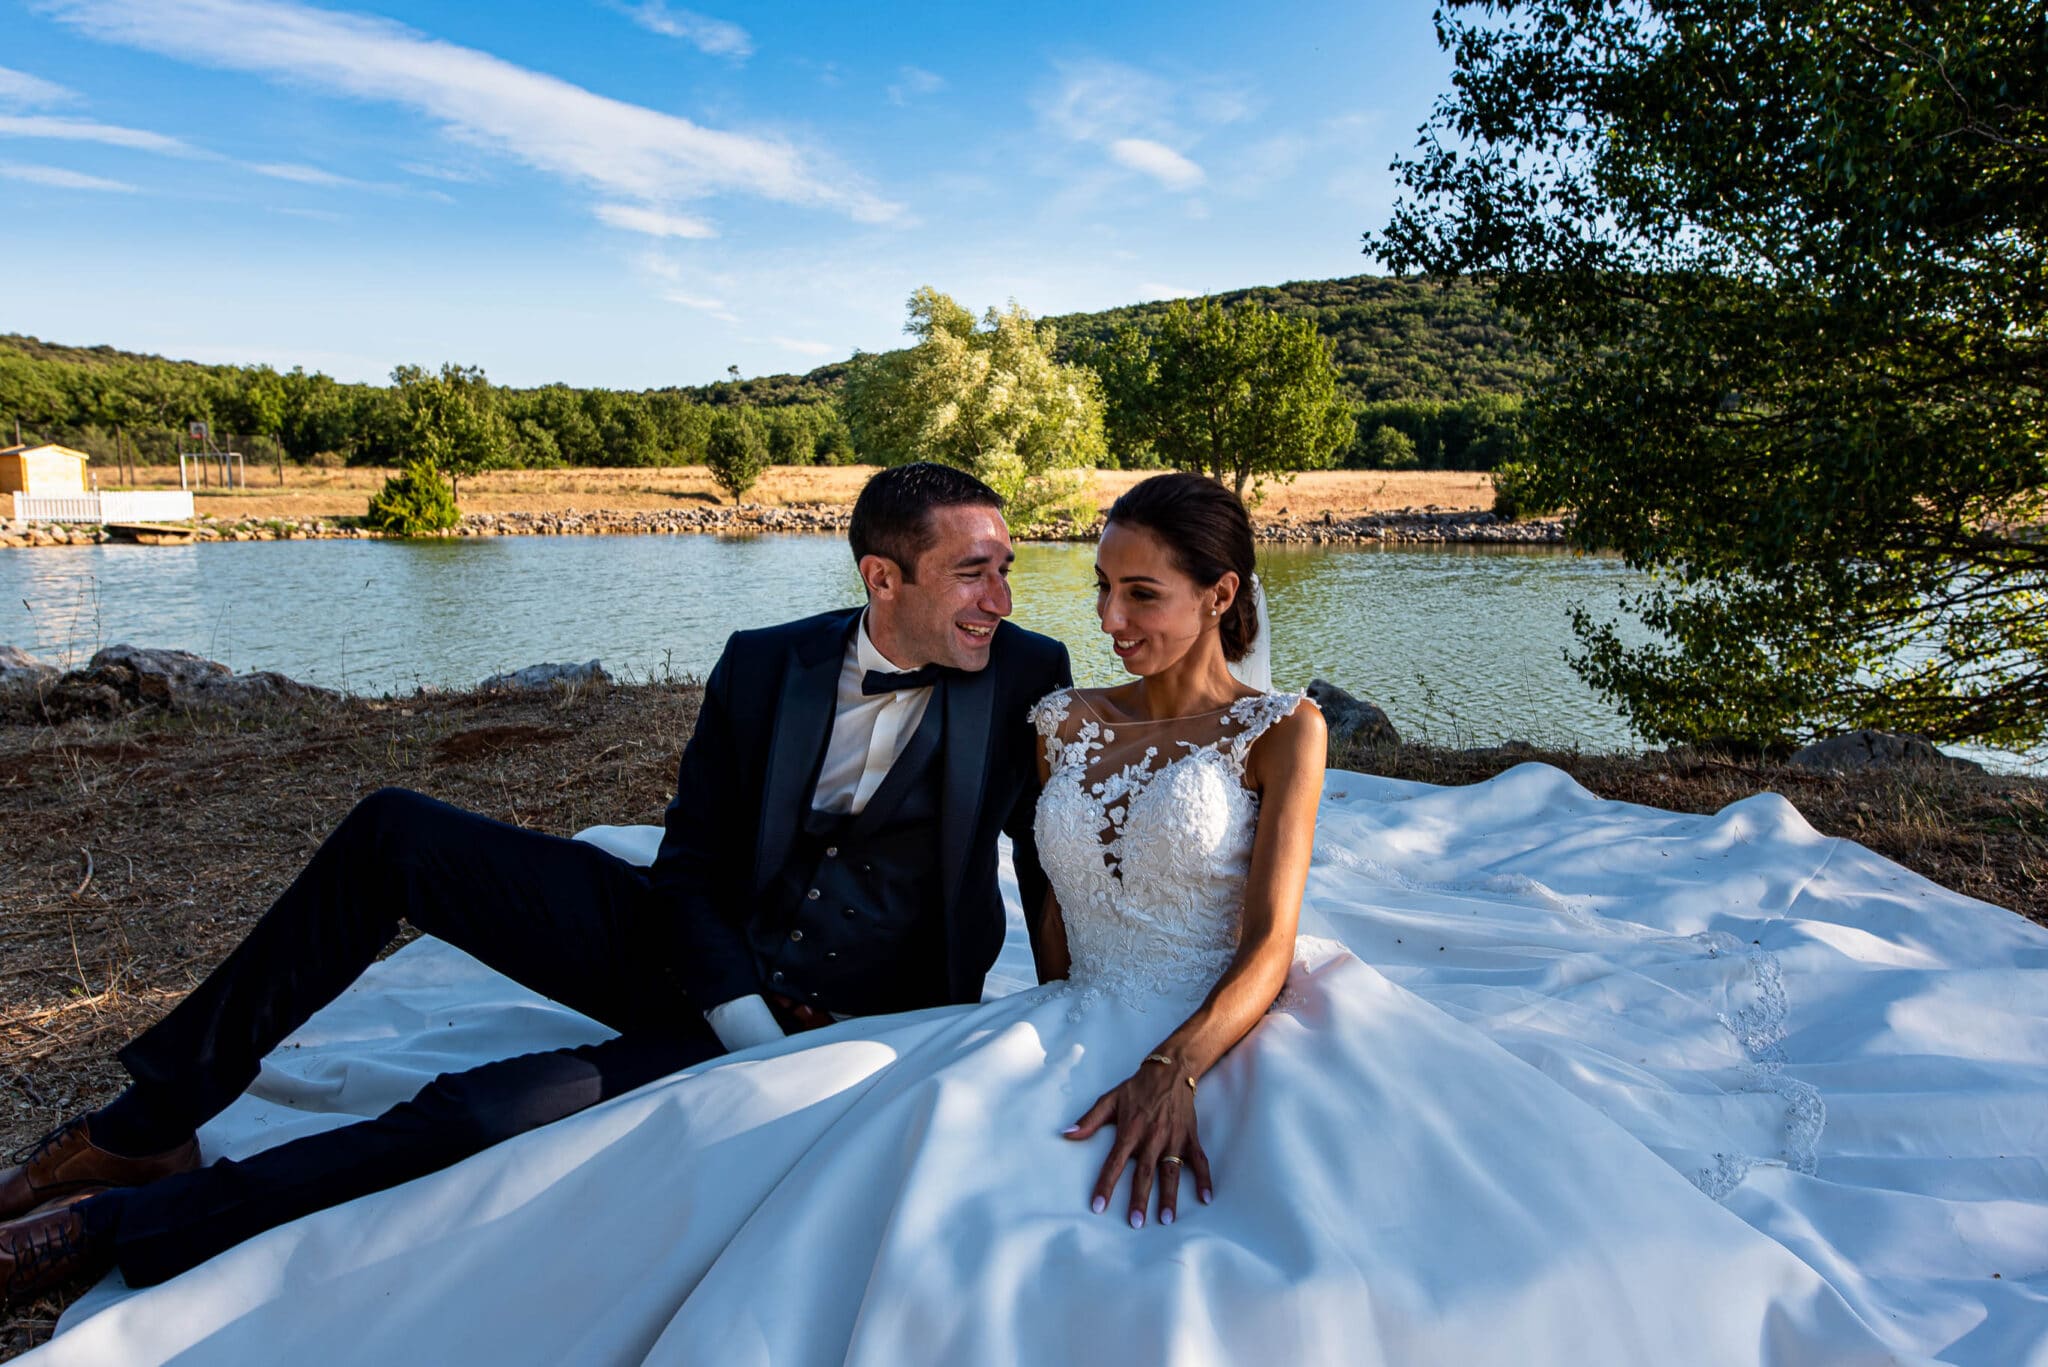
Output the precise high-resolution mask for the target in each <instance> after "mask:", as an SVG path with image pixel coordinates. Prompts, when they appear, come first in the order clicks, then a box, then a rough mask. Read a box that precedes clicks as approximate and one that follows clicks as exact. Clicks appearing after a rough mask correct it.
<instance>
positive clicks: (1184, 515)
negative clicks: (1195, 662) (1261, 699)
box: [1106, 474, 1259, 663]
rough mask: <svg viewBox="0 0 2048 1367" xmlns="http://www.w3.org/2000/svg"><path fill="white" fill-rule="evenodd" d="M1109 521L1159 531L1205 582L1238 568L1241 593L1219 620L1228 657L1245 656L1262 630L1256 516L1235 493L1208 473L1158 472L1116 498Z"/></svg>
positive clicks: (1185, 570) (1184, 569) (1179, 561)
mask: <svg viewBox="0 0 2048 1367" xmlns="http://www.w3.org/2000/svg"><path fill="white" fill-rule="evenodd" d="M1106 522H1114V523H1116V524H1118V525H1119V526H1124V527H1143V528H1144V529H1145V530H1146V531H1148V532H1150V533H1152V535H1154V536H1156V537H1158V538H1159V539H1160V540H1161V541H1163V542H1165V543H1166V548H1167V550H1168V551H1169V552H1171V553H1172V555H1173V563H1174V567H1175V568H1176V569H1178V570H1179V571H1180V572H1181V573H1182V574H1185V575H1186V576H1187V577H1188V578H1190V579H1192V580H1194V581H1195V582H1196V583H1197V584H1200V585H1201V586H1203V587H1204V588H1207V587H1209V586H1210V585H1212V584H1214V583H1215V582H1216V581H1217V580H1219V579H1221V578H1222V577H1223V576H1224V575H1225V574H1228V573H1230V572H1231V571H1233V570H1235V571H1236V572H1237V596H1236V597H1235V598H1232V599H1231V600H1230V606H1229V607H1228V608H1226V609H1224V612H1223V616H1222V618H1221V619H1220V620H1219V621H1218V623H1217V626H1218V630H1219V634H1220V636H1221V638H1222V645H1223V658H1224V659H1226V660H1229V661H1231V662H1232V663H1235V662H1236V661H1238V660H1242V659H1243V658H1244V657H1245V652H1247V651H1249V650H1250V649H1251V648H1252V642H1253V641H1254V640H1255V639H1257V637H1258V634H1259V609H1258V605H1257V604H1256V603H1254V602H1253V601H1252V569H1253V561H1254V559H1255V558H1256V557H1255V552H1254V551H1253V546H1252V520H1251V517H1250V515H1248V514H1247V513H1246V512H1245V510H1244V503H1243V502H1242V501H1241V500H1240V499H1239V498H1238V496H1237V495H1236V494H1233V493H1231V492H1230V490H1228V489H1226V488H1224V487H1223V486H1222V485H1221V484H1218V483H1217V482H1216V481H1215V480H1213V479H1209V478H1207V477H1206V476H1203V475H1187V474H1172V475H1154V476H1152V478H1150V479H1148V480H1144V481H1143V482H1141V483H1139V484H1135V485H1133V486H1132V487H1131V488H1130V489H1129V490H1128V491H1127V492H1125V494H1124V496H1123V497H1122V498H1119V499H1118V500H1117V501H1116V502H1115V503H1113V504H1111V505H1110V508H1109V517H1108V518H1107V519H1106Z"/></svg>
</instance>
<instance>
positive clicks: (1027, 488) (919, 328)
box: [841, 285, 1107, 527]
mask: <svg viewBox="0 0 2048 1367" xmlns="http://www.w3.org/2000/svg"><path fill="white" fill-rule="evenodd" d="M904 331H906V332H908V333H910V334H911V335H912V336H914V337H915V338H917V342H916V344H915V345H913V346H911V347H909V348H907V349H905V350H902V351H892V352H886V353H883V354H880V355H873V354H867V353H862V354H858V355H856V356H855V357H854V358H853V361H852V363H851V364H850V365H849V367H848V369H847V375H846V389H845V392H844V394H843V396H842V398H841V404H842V406H843V408H844V410H845V414H846V423H847V426H848V428H849V429H851V432H852V435H853V443H854V446H855V448H856V449H857V450H858V451H859V452H860V453H861V455H862V457H863V458H864V459H867V460H871V461H875V462H876V463H878V464H883V465H896V464H901V463H903V462H905V461H912V460H932V461H941V462H944V463H945V464H948V465H955V466H958V467H960V468H961V469H963V470H967V471H969V472H970V473H972V474H974V475H975V476H977V477H978V478H980V479H982V480H983V481H985V482H986V483H987V484H988V485H989V486H990V487H992V488H993V489H995V490H996V492H997V493H999V494H1001V495H1002V496H1003V498H1004V500H1005V502H1006V504H1007V505H1008V509H1009V513H1010V517H1011V520H1012V522H1013V523H1015V524H1017V525H1018V526H1020V527H1024V526H1032V525H1035V524H1041V523H1046V522H1051V521H1055V520H1060V519H1071V520H1076V521H1086V520H1088V519H1089V518H1091V517H1092V516H1093V515H1094V511H1095V510H1094V506H1093V499H1092V495H1091V493H1090V488H1091V484H1090V480H1089V477H1088V475H1087V474H1086V471H1087V470H1089V469H1091V468H1093V467H1094V466H1095V465H1096V464H1098V463H1099V462H1100V461H1101V459H1102V457H1103V455H1104V454H1105V452H1106V450H1107V447H1106V445H1105V443H1104V441H1103V431H1102V415H1103V408H1102V388H1101V384H1100V382H1099V381H1098V380H1097V379H1096V377H1095V375H1094V373H1093V372H1092V371H1090V370H1089V369H1088V368H1087V367H1085V366H1080V365H1063V364H1061V363H1060V362H1059V361H1057V360H1055V359H1053V349H1054V346H1055V344H1056V342H1057V340H1058V339H1057V338H1056V337H1055V336H1054V334H1053V332H1052V329H1051V328H1049V327H1047V326H1046V325H1045V324H1042V323H1040V322H1038V321H1036V320H1035V319H1033V318H1032V316H1031V315H1030V314H1029V313H1028V312H1026V311H1025V310H1024V309H1023V308H1021V307H1019V306H1018V305H1017V304H1016V303H1015V302H1014V301H1012V303H1011V304H1010V306H1009V307H1008V308H1006V309H1003V310H1000V311H998V310H996V309H993V308H992V309H989V310H988V311H987V312H986V313H985V314H983V315H982V317H981V319H980V320H979V321H977V320H976V319H975V317H974V315H973V314H972V313H970V312H968V311H967V310H966V309H964V308H962V307H961V306H960V305H959V304H957V303H955V302H954V301H953V300H952V299H951V298H949V297H948V296H946V295H944V294H941V293H940V292H939V291H937V290H935V289H933V288H932V287H931V286H929V285H926V286H924V287H922V288H920V289H919V290H918V291H917V293H915V294H913V295H911V296H910V321H909V322H908V323H907V324H906V325H905V327H904Z"/></svg>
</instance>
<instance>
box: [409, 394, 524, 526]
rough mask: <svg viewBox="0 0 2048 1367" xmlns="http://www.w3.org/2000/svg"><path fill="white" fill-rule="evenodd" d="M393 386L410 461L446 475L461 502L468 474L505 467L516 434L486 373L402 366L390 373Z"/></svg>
mask: <svg viewBox="0 0 2048 1367" xmlns="http://www.w3.org/2000/svg"><path fill="white" fill-rule="evenodd" d="M391 386H392V393H393V396H394V398H395V399H396V401H397V404H398V412H399V422H400V433H401V436H400V439H401V441H402V443H403V445H404V448H405V451H406V455H407V458H408V460H409V461H425V462H426V463H427V464H429V465H432V466H433V467H434V468H435V469H437V470H440V471H443V472H444V473H446V474H447V475H448V476H449V478H450V481H451V483H452V486H453V489H454V494H455V496H456V497H457V498H460V497H461V494H462V477H463V476H464V475H473V474H476V473H477V472H478V471H480V470H487V469H490V468H492V467H494V466H499V465H503V464H504V463H505V461H506V459H507V457H508V456H509V454H510V452H511V450H512V431H511V427H510V425H509V424H508V423H507V422H506V421H505V417H504V415H503V414H502V413H500V412H499V411H498V409H497V405H496V404H495V403H494V402H493V400H492V395H491V384H490V381H489V380H486V379H485V378H484V373H483V371H482V370H480V369H478V368H477V367H475V366H459V365H452V364H450V365H443V366H442V367H441V370H440V373H439V374H435V373H433V372H430V371H427V370H424V369H422V368H421V367H419V366H416V365H402V366H399V367H398V368H397V369H396V370H394V371H392V372H391Z"/></svg>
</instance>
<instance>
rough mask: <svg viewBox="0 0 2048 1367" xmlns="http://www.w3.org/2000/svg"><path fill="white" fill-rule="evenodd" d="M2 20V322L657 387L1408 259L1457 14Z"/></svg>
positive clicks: (1310, 11) (1019, 11) (219, 7)
mask: <svg viewBox="0 0 2048 1367" xmlns="http://www.w3.org/2000/svg"><path fill="white" fill-rule="evenodd" d="M702 3H704V4H706V5H708V6H709V7H708V8H703V9H694V8H692V9H686V8H683V7H682V6H681V5H680V4H675V3H669V2H668V0H496V2H495V3H489V4H479V3H453V0H445V2H438V3H437V2H431V0H430V2H428V3H398V2H397V0H391V2H390V3H371V4H364V3H347V4H321V5H313V4H298V3H288V2H287V0H0V332H20V333H28V334H31V335H34V336H38V337H41V338H44V339H45V340H49V341H58V342H65V343H71V344H76V345H95V344H101V343H105V344H109V345H113V346H117V347H121V348H123V349H126V350H133V351H144V352H153V353H158V354H161V355H165V356H171V357H177V358H182V359H190V360H200V361H209V362H230V363H235V364H253V363H258V362H264V363H268V364H271V365H275V366H278V367H280V368H288V367H290V366H293V365H303V366H305V367H306V368H307V369H308V370H324V371H326V372H327V373H329V374H331V375H335V376H337V377H339V378H341V379H344V380H352V381H375V382H381V381H383V380H385V379H386V378H387V377H388V375H389V373H390V371H391V369H392V367H393V366H395V365H398V364H402V363H408V362H410V363H415V364H422V365H438V364H440V363H442V362H444V361H454V362H458V363H461V364H465V365H480V366H482V367H483V368H484V369H485V371H486V373H487V374H488V375H489V376H490V378H491V379H492V380H493V381H495V382H497V383H500V384H511V385H534V384H543V383H547V382H550V381H557V380H559V381H565V382H567V383H570V384H575V385H592V386H606V387H611V388H620V389H640V388H649V387H655V386H660V385H671V384H700V383H704V382H706V381H710V380H714V379H723V378H725V376H726V373H727V367H728V366H737V367H738V368H739V370H740V372H741V373H742V374H743V375H760V374H772V373H776V372H781V371H791V370H795V371H803V370H808V369H810V368H812V367H813V366H816V365H820V364H823V363H825V362H827V361H832V360H839V359H843V358H845V357H846V356H848V355H850V354H851V353H852V352H853V351H854V350H855V349H856V348H858V349H863V350H870V351H873V350H882V349H887V348H889V347H893V346H897V345H901V344H902V327H903V321H904V317H905V311H904V304H905V301H906V300H907V299H908V297H909V295H910V293H911V291H912V290H914V289H916V288H917V287H918V286H920V285H925V284H930V285H934V286H936V287H937V288H939V289H941V290H944V291H946V292H947V293H949V294H951V295H953V296H954V297H955V298H956V299H958V300H960V301H961V302H962V303H963V304H966V305H968V306H969V307H971V308H974V309H977V310H979V309H983V308H986V307H989V306H991V305H1001V304H1003V303H1006V302H1007V301H1009V300H1012V299H1014V300H1016V301H1017V302H1018V303H1020V304H1022V305H1023V306H1024V307H1026V308H1027V309H1030V310H1031V311H1032V312H1033V313H1035V314H1041V315H1042V314H1052V313H1065V312H1071V311H1078V310H1093V309H1101V308H1109V307H1114V306H1116V305H1120V304H1129V303H1135V302H1139V301H1141V300H1151V299H1161V298H1167V297H1172V296H1176V295H1193V294H1203V293H1210V292H1214V291H1218V290H1226V289H1234V288H1241V287H1244V286H1249V285H1262V284H1279V283H1281V282H1284V281H1288V280H1307V279H1321V278H1327V277H1331V276H1341V275H1355V274H1358V273H1360V272H1362V271H1366V270H1369V269H1371V268H1372V267H1373V264H1374V263H1373V262H1372V261H1371V260H1370V259H1369V258H1367V257H1365V256H1363V255H1361V241H1360V239H1361V236H1362V234H1363V233H1365V232H1366V231H1368V230H1371V229H1376V228H1378V227H1380V226H1382V225H1383V224H1384V223H1385V222H1386V218H1387V213H1388V210H1389V208H1390V207H1391V205H1392V203H1393V200H1394V197H1395V186H1394V179H1393V175H1392V173H1391V172H1390V171H1389V169H1388V167H1389V163H1391V162H1392V161H1393V160H1394V159H1395V158H1396V157H1397V156H1400V155H1402V154H1403V153H1405V152H1406V151H1407V150H1408V149H1409V148H1411V147H1412V146H1413V145H1414V142H1415V136H1416V129H1417V127H1418V126H1419V125H1420V124H1421V123H1422V121H1423V120H1424V119H1425V118H1426V117H1427V115H1428V112H1429V108H1430V105H1431V103H1432V101H1433V100H1434V99H1435V97H1436V95H1437V94H1438V93H1439V92H1440V91H1441V90H1442V89H1444V88H1445V87H1446V85H1447V84H1448V74H1449V69H1450V64H1449V60H1448V58H1447V57H1446V56H1445V55H1444V54H1443V53H1442V52H1440V51H1439V50H1438V48H1437V46H1436V42H1435V36H1434V30H1433V29H1432V26H1431V21H1430V11H1431V3H1430V0H1364V2H1363V3H1358V2H1354V3H1349V4H1338V3H1324V0H1308V2H1306V3H1303V2H1299V0H1288V3H1284V4H1271V5H1246V4H1244V3H1242V2H1241V0H1235V2H1233V3H1208V2H1207V0H1200V2H1199V3H1175V4H1153V3H1149V0H1147V2H1145V3H1138V2H1136V0H1133V2H1131V3H1124V4H1118V5H1103V4H1099V3H1091V4H1032V5H1014V6H1003V5H982V4H962V3H953V4H944V5H928V6H924V5H917V6H913V5H890V4H877V3H868V4H848V3H844V2H843V0H842V2H841V3H834V4H818V5H800V4H776V5H765V4H755V5H750V6H738V5H721V4H717V3H715V0H702Z"/></svg>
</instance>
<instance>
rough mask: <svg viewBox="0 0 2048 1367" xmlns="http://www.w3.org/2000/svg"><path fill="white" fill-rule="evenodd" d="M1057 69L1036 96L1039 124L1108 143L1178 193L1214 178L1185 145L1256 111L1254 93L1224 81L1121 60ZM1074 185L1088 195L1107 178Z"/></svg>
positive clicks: (1121, 160)
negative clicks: (1174, 76) (1173, 74)
mask: <svg viewBox="0 0 2048 1367" xmlns="http://www.w3.org/2000/svg"><path fill="white" fill-rule="evenodd" d="M1056 70H1057V72H1058V75H1059V79H1058V81H1057V83H1056V84H1055V85H1054V86H1052V87H1051V88H1050V89H1048V90H1046V91H1044V92H1042V93H1041V94H1040V95H1039V97H1038V98H1037V99H1036V100H1035V101H1034V105H1035V107H1036V109H1037V112H1038V121H1039V126H1040V127H1041V128H1042V129H1043V130H1044V131H1046V132H1048V133H1050V134H1052V135H1053V136H1054V137H1056V138H1059V139H1062V140H1064V141H1066V142H1069V143H1078V144H1081V145H1082V146H1085V147H1093V148H1100V149H1101V151H1102V153H1103V154H1104V155H1106V156H1107V157H1108V159H1109V161H1110V162H1111V163H1113V164H1114V165H1116V166H1120V167H1122V168H1123V169H1124V170H1126V171H1135V172H1137V173H1138V174H1139V175H1142V176H1146V177H1148V178H1150V179H1151V180H1153V181H1154V182H1156V183H1157V184H1158V185H1160V186H1161V187H1163V188H1165V189H1168V190H1172V191H1175V192H1177V193H1183V194H1184V193H1186V192H1188V191H1191V190H1193V189H1195V188H1197V187H1198V186H1200V185H1202V184H1203V183H1205V182H1206V181H1207V180H1208V175H1207V173H1206V172H1205V171H1204V170H1203V169H1202V168H1201V166H1199V165H1198V164H1196V163H1195V161H1194V160H1193V159H1192V158H1190V157H1189V156H1188V155H1187V153H1186V152H1184V151H1182V150H1180V149H1181V148H1184V147H1187V146H1189V145H1191V144H1193V143H1194V142H1196V141H1197V140H1199V139H1200V138H1201V136H1202V135H1203V134H1204V133H1207V132H1209V131H1212V130H1214V129H1216V128H1219V127H1221V126H1223V125H1224V124H1228V123H1232V122H1235V121H1236V120H1239V119H1242V118H1244V117H1245V116H1246V115H1247V114H1249V113H1250V112H1251V110H1252V101H1251V99H1250V97H1249V96H1247V95H1245V94H1244V93H1242V92H1241V91H1239V90H1238V89H1237V88H1236V87H1235V86H1232V85H1229V84H1225V83H1222V82H1219V81H1214V80H1207V79H1203V80H1168V79H1167V78H1165V77H1163V76H1158V75H1155V74H1153V73H1151V72H1148V71H1142V70H1139V69H1138V68H1136V67H1133V66H1127V65H1125V64H1123V63H1121V62H1105V61H1087V62H1063V63H1058V64H1056ZM1096 165H1097V166H1098V167H1099V166H1100V163H1099V162H1097V163H1096ZM1072 188H1073V190H1074V191H1075V193H1076V195H1077V196H1078V198H1079V199H1080V200H1083V201H1085V200H1087V199H1090V198H1092V197H1093V196H1094V195H1096V194H1098V193H1100V192H1101V191H1102V190H1103V189H1104V188H1106V183H1105V182H1103V181H1101V180H1099V179H1097V180H1093V181H1091V180H1090V179H1089V178H1088V177H1087V176H1085V175H1084V176H1083V177H1081V179H1080V181H1079V182H1078V183H1077V184H1076V185H1075V186H1073V187H1072Z"/></svg>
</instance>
